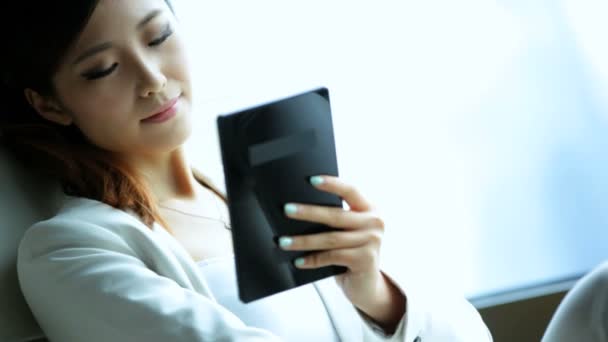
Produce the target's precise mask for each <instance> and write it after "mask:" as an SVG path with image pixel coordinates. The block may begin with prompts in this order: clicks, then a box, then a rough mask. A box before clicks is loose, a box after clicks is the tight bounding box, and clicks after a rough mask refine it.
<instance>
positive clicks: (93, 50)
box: [72, 9, 163, 65]
mask: <svg viewBox="0 0 608 342" xmlns="http://www.w3.org/2000/svg"><path fill="white" fill-rule="evenodd" d="M162 12H163V11H162V10H160V9H155V10H153V11H152V12H150V13H148V15H146V16H145V17H144V18H143V19H142V20H141V21H140V22H139V23H138V24H137V26H136V29H137V30H141V28H142V27H144V26H145V25H146V24H147V23H149V22H150V21H152V19H154V18H156V17H157V16H158V15H160V14H161V13H162ZM111 47H112V43H110V42H106V43H101V44H99V45H96V46H93V47H92V48H90V49H88V50H86V51H85V52H83V53H82V55H80V56H79V57H78V58H76V59H75V60H74V62H73V63H72V65H76V64H78V63H80V62H82V61H83V60H85V59H87V58H89V57H92V56H94V55H96V54H98V53H100V52H102V51H105V50H107V49H109V48H111Z"/></svg>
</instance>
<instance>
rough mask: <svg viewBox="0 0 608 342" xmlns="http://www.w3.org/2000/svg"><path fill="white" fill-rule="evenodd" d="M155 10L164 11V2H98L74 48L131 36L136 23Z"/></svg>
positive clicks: (132, 0)
mask: <svg viewBox="0 0 608 342" xmlns="http://www.w3.org/2000/svg"><path fill="white" fill-rule="evenodd" d="M155 9H161V10H163V11H166V10H168V7H167V5H166V3H165V1H164V0H99V3H98V5H97V7H96V8H95V10H94V11H93V14H92V15H91V18H90V19H89V21H88V22H87V24H86V25H85V27H84V29H83V31H82V33H81V34H80V36H79V37H78V39H77V40H76V43H75V45H74V47H75V49H78V48H84V47H85V46H82V45H83V44H90V43H92V42H95V41H98V40H101V39H112V37H116V36H120V35H129V34H133V33H135V30H136V25H137V23H138V22H139V21H140V20H142V19H143V18H144V16H146V15H147V14H148V13H150V12H151V11H153V10H155Z"/></svg>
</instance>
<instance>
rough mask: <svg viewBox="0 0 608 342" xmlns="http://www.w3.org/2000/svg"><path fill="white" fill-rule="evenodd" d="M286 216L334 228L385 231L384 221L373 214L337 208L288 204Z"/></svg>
mask: <svg viewBox="0 0 608 342" xmlns="http://www.w3.org/2000/svg"><path fill="white" fill-rule="evenodd" d="M285 214H286V215H287V216H288V217H289V218H292V219H296V220H301V221H307V222H315V223H322V224H325V225H327V226H330V227H334V228H342V229H362V228H379V229H384V221H383V220H382V219H381V218H380V217H378V216H377V215H376V214H375V213H373V212H356V211H349V210H344V209H342V208H335V207H327V206H319V205H310V204H301V203H287V204H286V205H285Z"/></svg>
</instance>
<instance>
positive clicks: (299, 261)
mask: <svg viewBox="0 0 608 342" xmlns="http://www.w3.org/2000/svg"><path fill="white" fill-rule="evenodd" d="M293 264H294V265H296V267H300V266H303V265H304V258H297V259H296V260H294V262H293Z"/></svg>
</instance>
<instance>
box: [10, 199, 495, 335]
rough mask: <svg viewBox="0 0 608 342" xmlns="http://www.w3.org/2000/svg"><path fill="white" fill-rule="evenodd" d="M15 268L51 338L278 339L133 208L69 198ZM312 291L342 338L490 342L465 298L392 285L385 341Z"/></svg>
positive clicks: (340, 300)
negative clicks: (232, 304) (238, 310)
mask: <svg viewBox="0 0 608 342" xmlns="http://www.w3.org/2000/svg"><path fill="white" fill-rule="evenodd" d="M17 267H18V275H19V282H20V285H21V288H22V291H23V294H24V296H25V298H26V300H27V302H28V304H29V306H30V308H31V310H32V312H33V313H34V316H35V317H36V319H37V321H38V323H39V324H40V326H41V328H42V330H43V331H44V332H45V333H46V335H47V338H48V339H49V340H50V341H57V342H71V341H87V342H109V341H111V342H118V341H129V342H139V341H141V342H167V341H188V342H190V341H242V342H249V341H278V340H279V338H278V337H277V336H276V335H273V334H272V333H271V332H269V331H265V330H262V329H259V328H254V327H249V326H246V325H245V324H244V323H243V322H242V321H241V320H239V318H238V317H237V316H236V315H234V314H233V313H232V312H230V311H229V310H227V309H226V308H224V307H222V306H221V305H220V304H218V303H217V302H216V301H215V299H214V297H213V295H212V294H211V293H210V291H209V288H208V286H207V284H206V283H205V279H204V277H203V276H202V275H201V273H200V270H199V269H198V267H197V265H196V263H195V261H194V260H192V258H191V257H190V256H189V255H188V254H187V252H186V250H185V249H184V248H183V247H182V246H181V245H180V244H179V243H178V242H177V240H175V239H174V238H173V237H172V236H171V235H170V234H169V233H168V232H166V231H165V230H164V229H163V228H162V227H161V226H160V225H159V224H155V226H154V230H151V229H149V228H148V227H146V226H145V225H144V224H143V222H141V221H140V220H139V219H138V218H137V216H135V214H134V213H132V212H131V211H123V210H119V209H116V208H113V207H111V206H109V205H107V204H105V203H102V202H99V201H95V200H91V199H86V198H82V197H70V196H68V199H67V200H66V202H65V205H64V206H63V208H62V209H61V210H60V211H59V212H58V214H57V215H56V216H54V217H53V218H51V219H49V220H46V221H42V222H38V223H37V224H35V225H33V226H32V227H30V228H29V229H28V230H27V232H26V233H25V235H24V237H23V240H22V241H21V244H20V245H19V254H18V262H17ZM393 280H394V279H393ZM313 284H314V286H315V288H316V289H317V291H318V292H319V294H320V296H321V299H322V300H323V303H324V305H325V307H326V309H327V311H328V313H329V316H330V319H331V321H332V323H333V325H334V327H335V328H336V331H337V333H338V335H339V336H340V339H341V340H342V341H346V342H355V341H400V342H401V341H408V342H414V341H416V342H418V341H422V342H431V341H466V342H485V341H491V340H492V337H491V336H490V333H489V332H488V329H487V328H486V326H485V324H484V323H483V321H482V320H481V318H480V316H479V314H478V313H477V311H476V310H475V309H474V308H473V307H472V306H471V305H470V304H469V303H468V302H467V301H466V300H464V299H463V298H452V299H440V300H439V299H437V298H433V297H435V295H436V294H431V296H425V295H424V293H423V292H416V291H415V290H410V288H409V287H408V288H404V287H403V285H402V284H400V283H398V284H399V286H400V288H401V289H405V290H403V291H404V293H407V299H408V300H407V304H406V305H407V307H406V310H407V311H406V315H405V316H404V317H403V319H402V320H401V322H400V323H399V327H398V329H397V331H396V332H395V334H394V335H392V336H386V335H383V334H382V333H380V332H378V331H376V330H375V329H373V326H372V325H371V324H369V323H368V322H367V321H366V320H365V319H364V318H362V317H361V316H360V315H359V314H358V312H357V310H356V309H355V307H354V306H353V305H352V304H351V303H350V302H349V301H348V300H347V298H346V296H345V295H344V294H343V293H342V290H341V289H340V288H339V287H338V285H337V284H336V282H335V280H334V279H332V278H327V279H323V280H321V281H317V282H315V283H313ZM426 297H428V298H427V299H424V298H426ZM434 299H435V300H434ZM433 303H435V304H433ZM303 322H305V319H304V320H303ZM303 324H305V323H303Z"/></svg>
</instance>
